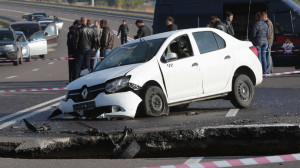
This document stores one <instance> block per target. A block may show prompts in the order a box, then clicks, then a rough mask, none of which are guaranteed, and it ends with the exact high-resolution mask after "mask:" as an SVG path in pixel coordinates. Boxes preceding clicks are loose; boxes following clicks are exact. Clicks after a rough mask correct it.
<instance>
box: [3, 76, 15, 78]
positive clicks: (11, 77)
mask: <svg viewBox="0 0 300 168" xmlns="http://www.w3.org/2000/svg"><path fill="white" fill-rule="evenodd" d="M16 77H17V76H9V77H6V78H5V79H12V78H16Z"/></svg>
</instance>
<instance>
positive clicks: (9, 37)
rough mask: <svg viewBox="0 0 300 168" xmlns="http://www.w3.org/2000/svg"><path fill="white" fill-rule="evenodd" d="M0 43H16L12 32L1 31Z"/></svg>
mask: <svg viewBox="0 0 300 168" xmlns="http://www.w3.org/2000/svg"><path fill="white" fill-rule="evenodd" d="M0 41H9V42H11V41H14V35H13V33H12V32H11V31H0Z"/></svg>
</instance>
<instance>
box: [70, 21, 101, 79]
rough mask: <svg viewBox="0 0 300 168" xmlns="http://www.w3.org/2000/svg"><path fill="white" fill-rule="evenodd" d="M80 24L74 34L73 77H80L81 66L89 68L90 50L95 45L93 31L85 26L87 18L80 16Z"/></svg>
mask: <svg viewBox="0 0 300 168" xmlns="http://www.w3.org/2000/svg"><path fill="white" fill-rule="evenodd" d="M81 23H82V26H81V27H80V28H79V29H77V31H76V36H75V47H76V49H77V56H76V63H75V70H74V78H73V80H75V79H77V78H79V77H80V71H81V66H82V65H83V68H87V69H88V70H90V57H91V50H92V49H93V48H94V46H95V42H96V36H95V31H94V30H93V29H92V28H90V27H88V26H87V18H86V17H81Z"/></svg>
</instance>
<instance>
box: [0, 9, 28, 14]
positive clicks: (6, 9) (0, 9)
mask: <svg viewBox="0 0 300 168" xmlns="http://www.w3.org/2000/svg"><path fill="white" fill-rule="evenodd" d="M0 10H3V11H8V12H15V13H21V14H25V13H28V12H22V11H15V10H8V9H0Z"/></svg>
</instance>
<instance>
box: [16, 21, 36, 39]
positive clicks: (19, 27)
mask: <svg viewBox="0 0 300 168" xmlns="http://www.w3.org/2000/svg"><path fill="white" fill-rule="evenodd" d="M11 27H12V28H13V29H14V30H15V31H22V32H23V33H24V34H25V36H26V37H27V38H29V37H30V36H31V35H32V34H33V33H35V32H38V31H40V25H39V24H12V25H11Z"/></svg>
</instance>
